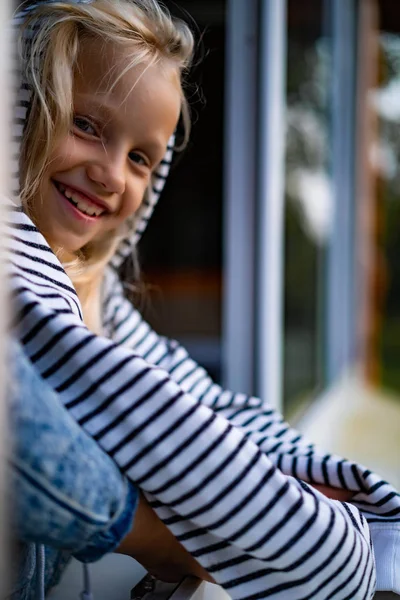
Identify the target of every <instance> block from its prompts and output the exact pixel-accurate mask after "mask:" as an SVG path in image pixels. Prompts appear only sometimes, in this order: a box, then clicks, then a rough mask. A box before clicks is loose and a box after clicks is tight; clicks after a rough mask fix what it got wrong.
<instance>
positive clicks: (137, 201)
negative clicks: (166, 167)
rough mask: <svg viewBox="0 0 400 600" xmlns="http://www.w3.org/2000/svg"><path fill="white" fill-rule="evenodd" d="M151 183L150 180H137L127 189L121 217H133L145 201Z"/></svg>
mask: <svg viewBox="0 0 400 600" xmlns="http://www.w3.org/2000/svg"><path fill="white" fill-rule="evenodd" d="M150 185H151V184H149V183H148V181H145V182H144V181H143V182H137V183H136V184H135V185H134V186H131V187H130V188H129V189H127V191H126V193H125V195H124V201H123V203H122V210H121V217H122V218H123V219H128V218H129V217H132V216H133V215H134V214H135V213H136V212H137V211H138V209H139V208H140V207H141V205H142V203H143V199H144V196H145V194H146V190H147V188H148V187H149V186H150Z"/></svg>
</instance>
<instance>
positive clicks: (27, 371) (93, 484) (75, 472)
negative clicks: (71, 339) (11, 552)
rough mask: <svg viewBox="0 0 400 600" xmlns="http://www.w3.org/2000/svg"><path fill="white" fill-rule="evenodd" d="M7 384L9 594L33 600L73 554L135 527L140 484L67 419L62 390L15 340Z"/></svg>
mask: <svg viewBox="0 0 400 600" xmlns="http://www.w3.org/2000/svg"><path fill="white" fill-rule="evenodd" d="M9 361H10V364H11V367H12V371H13V376H12V379H11V381H10V382H9V385H8V393H7V398H8V405H9V418H10V423H11V428H12V431H13V448H12V451H11V453H10V457H9V461H10V462H9V464H10V483H11V485H10V492H11V494H12V495H11V501H10V506H11V507H12V511H11V515H10V516H11V524H12V533H13V536H14V537H15V538H16V539H17V540H18V546H19V553H18V554H19V556H18V566H17V569H16V571H17V573H16V575H15V577H14V589H13V591H12V592H11V595H10V598H12V599H13V600H17V599H18V600H25V599H26V600H28V599H31V598H34V597H35V594H36V593H39V594H40V592H37V586H38V585H39V587H40V581H39V580H40V574H38V572H37V568H36V567H35V565H37V564H41V562H42V561H41V560H40V556H41V555H43V550H42V548H41V546H40V545H41V544H45V545H46V549H45V564H46V568H45V570H44V586H45V588H46V590H49V589H50V588H51V587H53V586H54V585H55V584H56V583H57V581H58V580H59V577H60V575H61V573H62V571H63V569H64V567H65V566H66V564H67V562H68V559H69V557H70V556H72V555H73V556H75V557H76V558H78V559H79V560H81V561H82V562H91V561H95V560H97V559H99V558H101V556H103V555H104V554H105V553H107V552H110V551H112V550H113V549H114V548H115V547H116V546H118V544H119V543H120V541H121V540H122V538H123V537H124V536H125V535H126V534H127V532H128V531H129V530H130V528H131V526H132V521H133V516H134V512H135V509H136V505H137V500H138V494H137V490H136V488H135V487H134V486H133V485H132V484H130V483H129V482H128V481H127V480H126V479H125V478H124V477H123V476H122V475H121V473H120V472H119V470H118V469H117V467H116V466H115V464H114V462H113V461H112V460H111V458H109V456H108V455H107V454H105V453H104V452H103V451H102V450H101V448H100V447H99V446H98V445H97V444H96V443H95V442H94V440H93V439H92V438H90V437H89V436H88V435H87V434H86V433H85V432H84V431H83V430H82V429H81V428H80V427H79V426H78V425H77V423H76V422H75V421H74V420H73V419H72V418H71V417H70V415H69V414H68V412H67V411H66V409H65V408H64V407H63V406H62V405H61V403H60V402H59V400H58V398H57V396H56V395H55V394H54V392H53V391H52V390H50V388H49V387H48V386H47V384H46V382H45V381H44V380H42V379H41V378H40V376H39V375H38V374H37V373H36V372H35V371H34V369H33V368H32V366H31V364H30V362H29V361H28V360H27V358H26V357H25V355H24V354H23V352H22V350H21V348H20V347H19V346H18V345H17V344H14V343H12V344H11V349H10V354H9Z"/></svg>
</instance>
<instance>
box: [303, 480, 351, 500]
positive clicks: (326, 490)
mask: <svg viewBox="0 0 400 600" xmlns="http://www.w3.org/2000/svg"><path fill="white" fill-rule="evenodd" d="M309 485H311V487H313V488H314V489H316V490H318V491H319V492H321V494H324V496H326V497H327V498H330V499H331V500H340V502H350V501H351V499H352V498H353V496H354V492H349V491H348V490H341V489H338V488H332V487H328V486H327V485H320V484H318V483H313V484H309Z"/></svg>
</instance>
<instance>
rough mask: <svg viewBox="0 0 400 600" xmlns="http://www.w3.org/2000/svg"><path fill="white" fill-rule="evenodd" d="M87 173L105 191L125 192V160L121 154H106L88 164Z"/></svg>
mask: <svg viewBox="0 0 400 600" xmlns="http://www.w3.org/2000/svg"><path fill="white" fill-rule="evenodd" d="M86 173H87V176H88V177H89V179H90V180H91V181H93V182H94V183H96V184H98V185H100V186H101V187H102V188H103V189H104V191H107V192H109V193H112V194H123V193H124V191H125V185H126V174H125V161H124V159H123V157H122V156H120V155H114V156H113V155H111V154H110V153H107V154H104V156H102V157H99V158H98V159H95V160H93V162H89V163H88V164H87V166H86Z"/></svg>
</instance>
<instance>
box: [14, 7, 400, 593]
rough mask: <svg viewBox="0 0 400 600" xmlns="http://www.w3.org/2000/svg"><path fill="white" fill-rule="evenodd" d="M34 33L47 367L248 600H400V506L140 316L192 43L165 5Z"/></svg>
mask: <svg viewBox="0 0 400 600" xmlns="http://www.w3.org/2000/svg"><path fill="white" fill-rule="evenodd" d="M18 27H19V28H20V30H21V33H20V48H21V56H22V83H21V87H20V91H19V98H18V102H17V113H16V118H17V122H16V131H15V142H14V143H15V147H14V152H13V153H14V154H15V157H16V159H19V160H20V169H19V170H18V169H16V170H15V177H16V183H18V186H17V185H16V187H15V192H16V193H15V199H14V202H15V205H16V206H15V205H13V206H12V207H11V210H10V218H9V221H10V223H9V238H10V262H9V265H10V268H9V271H10V282H11V288H12V294H13V306H15V308H16V316H17V319H16V320H17V335H18V336H19V339H20V341H21V343H22V345H23V348H24V352H25V354H26V355H27V356H28V357H29V359H30V361H31V362H32V364H33V365H34V368H35V369H36V370H37V372H38V373H39V374H40V375H41V377H42V378H43V379H44V380H46V382H47V383H48V384H49V385H50V386H51V387H52V388H53V390H54V391H55V392H56V393H57V394H58V397H59V398H60V402H62V403H63V404H64V406H65V407H66V408H67V410H68V411H69V412H70V414H71V415H72V416H73V417H74V419H76V420H77V422H78V423H79V425H80V426H81V427H83V428H84V429H85V430H86V432H87V433H89V435H90V436H92V437H93V438H94V439H95V440H96V441H97V442H98V443H99V444H100V445H101V447H102V448H103V449H104V450H105V451H106V452H107V453H108V454H109V455H110V456H111V457H112V458H113V459H114V461H115V462H116V463H117V465H118V466H119V467H120V469H121V470H122V472H123V473H124V474H126V476H127V477H128V478H129V479H130V480H131V481H133V482H134V483H135V484H136V485H137V486H138V487H139V488H140V489H141V490H142V491H143V493H144V494H145V496H146V498H147V501H148V502H149V503H150V505H151V507H152V508H153V509H154V510H155V511H156V513H157V514H158V516H159V517H160V518H161V519H162V521H163V522H164V523H165V524H166V525H167V527H168V528H169V529H170V530H171V531H172V533H173V534H174V535H175V536H176V537H177V538H178V540H179V541H180V542H181V544H183V545H184V547H185V548H186V549H187V550H188V551H189V552H190V553H191V554H192V555H193V556H194V557H195V558H196V560H197V561H198V562H199V563H200V564H201V565H202V566H203V567H204V568H205V569H206V571H207V572H208V573H209V574H210V576H211V577H212V578H213V579H214V580H215V581H216V582H217V583H219V584H221V585H223V586H224V588H225V589H226V590H227V591H228V593H229V594H230V595H231V596H232V598H240V599H242V600H244V599H248V600H250V599H254V600H255V599H256V598H267V597H268V598H285V600H300V599H302V598H304V599H305V598H316V599H320V600H326V599H327V598H335V599H337V600H339V599H344V598H349V599H350V598H355V599H366V598H371V597H372V596H373V594H374V591H375V584H376V575H377V576H378V589H396V590H397V591H400V586H399V581H398V580H396V577H397V578H398V575H396V571H395V560H396V558H395V557H396V547H397V545H398V542H399V537H398V536H399V523H400V498H399V495H398V494H397V493H396V492H395V491H394V490H393V489H392V488H391V487H390V486H389V485H388V484H387V483H385V482H383V481H381V480H380V479H379V477H377V476H376V475H374V474H373V473H371V472H370V471H368V470H366V469H365V468H363V467H361V466H359V465H356V464H354V463H351V462H349V461H346V460H344V459H341V458H339V457H336V456H328V455H323V454H320V453H319V452H318V450H316V449H315V448H314V447H313V445H311V444H309V443H308V442H306V441H305V440H304V439H303V438H302V437H301V435H299V434H298V433H297V432H296V431H294V430H292V429H290V428H289V427H288V426H287V425H286V424H285V423H284V422H283V419H282V417H281V416H280V415H279V414H277V413H276V412H275V411H273V410H272V409H271V408H270V407H269V406H268V405H267V404H266V403H265V402H262V401H261V400H259V399H257V398H249V397H247V396H245V395H244V394H234V393H232V392H230V391H225V390H222V389H221V388H220V387H219V386H218V385H216V384H214V383H213V382H212V381H211V380H210V378H209V377H208V376H207V374H206V373H205V372H204V370H203V369H202V368H201V367H199V366H198V365H196V364H195V362H194V361H192V360H191V359H190V357H189V356H188V355H187V353H186V352H185V350H184V349H183V348H181V347H180V346H179V345H178V344H177V343H176V342H173V341H171V340H167V339H164V338H160V337H158V336H157V335H156V334H155V333H154V332H153V331H152V330H151V329H150V328H149V326H148V325H147V324H146V323H145V322H144V321H143V319H142V318H141V316H140V314H139V313H138V311H137V310H136V309H135V308H134V307H133V306H132V305H131V304H130V303H129V302H128V300H127V299H125V297H124V288H123V284H122V283H121V281H120V280H119V276H118V269H119V267H120V266H121V264H122V262H123V261H124V259H125V258H126V257H127V256H129V255H131V253H132V251H134V247H135V244H136V242H137V240H138V238H139V236H140V234H141V233H142V232H143V230H144V227H145V225H146V222H147V220H148V218H149V216H150V213H151V211H152V209H153V206H154V204H155V202H156V200H157V197H158V195H159V192H160V191H161V188H162V185H163V182H164V180H165V177H166V175H167V172H168V166H169V163H170V161H171V154H172V148H173V141H172V140H173V134H174V131H175V129H176V127H177V123H178V119H179V118H180V116H182V118H183V121H184V124H185V126H186V132H187V131H188V110H187V105H186V100H185V97H184V93H183V89H182V76H183V74H184V73H185V70H186V69H187V67H188V65H189V63H190V59H191V54H192V48H193V40H192V35H191V33H190V31H189V29H188V28H187V26H186V25H185V24H183V23H182V22H180V21H175V20H173V19H171V17H170V16H169V15H168V14H167V13H166V12H165V11H164V10H163V9H162V8H161V7H160V6H159V5H158V4H157V2H156V0H118V1H117V0H93V2H90V1H89V2H83V1H82V2H71V1H70V2H66V1H63V2H51V3H40V4H38V5H37V6H35V7H34V8H33V9H32V10H29V11H26V12H25V13H23V14H22V15H21V16H20V17H19V20H18ZM20 144H21V145H20ZM305 482H308V483H312V484H314V487H312V486H311V485H309V484H308V483H305ZM318 485H322V486H327V487H328V488H332V487H333V488H342V489H344V490H350V491H351V492H352V494H351V495H352V500H351V504H350V503H346V502H339V501H337V500H332V499H329V498H327V497H326V496H325V495H323V494H322V493H321V492H320V491H318V489H316V488H317V487H318ZM332 494H333V492H332ZM338 497H341V496H340V495H339V496H338ZM346 497H348V496H346ZM348 499H349V497H348ZM371 533H372V543H373V544H374V548H375V559H374V553H373V551H372V549H371ZM375 566H376V569H375Z"/></svg>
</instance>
